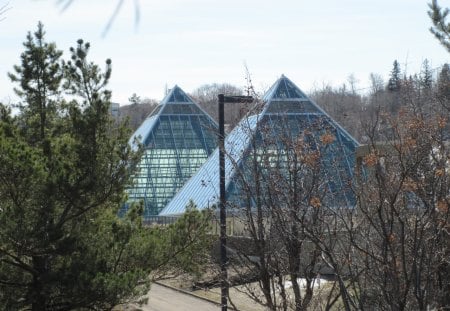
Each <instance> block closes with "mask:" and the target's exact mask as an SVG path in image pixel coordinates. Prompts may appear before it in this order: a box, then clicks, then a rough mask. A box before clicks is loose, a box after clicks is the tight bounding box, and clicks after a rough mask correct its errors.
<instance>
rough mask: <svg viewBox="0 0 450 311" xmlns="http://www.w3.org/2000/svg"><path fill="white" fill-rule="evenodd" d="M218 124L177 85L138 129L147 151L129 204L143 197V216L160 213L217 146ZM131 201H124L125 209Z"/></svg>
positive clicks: (138, 134)
mask: <svg viewBox="0 0 450 311" xmlns="http://www.w3.org/2000/svg"><path fill="white" fill-rule="evenodd" d="M217 129H218V127H217V124H216V123H215V121H214V120H213V119H212V118H211V117H210V116H209V115H208V114H206V112H204V111H203V110H202V109H201V108H200V107H199V106H198V105H197V104H196V103H194V101H193V100H192V99H191V98H190V97H189V96H188V95H186V93H184V92H183V90H182V89H181V88H179V87H178V86H175V87H174V88H173V89H172V90H171V91H170V92H169V93H168V94H167V96H166V97H165V98H164V99H163V100H162V101H161V103H160V105H159V106H158V107H157V108H156V109H155V110H154V111H153V112H152V113H151V114H150V116H149V117H148V118H147V119H146V120H145V121H144V122H143V123H142V125H141V126H140V127H139V128H138V129H137V130H136V132H135V133H134V135H133V136H132V138H131V139H130V144H134V140H135V139H137V140H138V141H139V142H141V143H142V144H143V146H144V153H143V155H142V157H141V160H140V161H139V163H138V164H137V167H136V169H135V172H134V175H133V178H132V186H131V187H130V188H129V189H128V190H127V193H128V198H129V201H128V204H129V203H131V202H135V201H140V200H142V201H143V203H144V220H145V219H147V220H148V219H149V218H151V217H153V216H156V215H158V213H159V211H161V209H163V208H164V207H165V206H166V204H167V203H168V202H169V201H170V200H171V199H172V197H173V196H174V195H175V194H176V193H177V191H178V190H179V189H180V188H181V187H182V186H183V185H184V183H185V182H186V181H187V180H188V179H189V178H190V177H191V176H192V175H193V174H194V173H195V172H196V171H197V170H198V168H199V167H200V166H201V165H202V164H203V163H204V162H205V161H206V159H207V158H208V157H209V155H210V154H211V153H212V152H213V150H214V149H215V148H216V147H217V139H216V137H217ZM128 204H126V205H125V207H124V210H123V211H122V212H124V211H125V210H126V209H127V207H128Z"/></svg>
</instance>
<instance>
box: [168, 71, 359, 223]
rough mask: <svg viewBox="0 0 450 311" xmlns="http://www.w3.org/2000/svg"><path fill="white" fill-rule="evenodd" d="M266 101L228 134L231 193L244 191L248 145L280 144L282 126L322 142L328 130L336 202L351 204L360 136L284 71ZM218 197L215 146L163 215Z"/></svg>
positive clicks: (327, 166) (327, 162)
mask: <svg viewBox="0 0 450 311" xmlns="http://www.w3.org/2000/svg"><path fill="white" fill-rule="evenodd" d="M263 100H264V102H265V105H264V107H263V109H262V112H261V113H259V114H256V115H251V116H247V117H246V118H244V119H243V120H242V121H241V122H240V123H239V124H238V126H236V128H235V129H234V130H233V131H232V132H231V133H230V134H229V135H228V136H227V137H226V139H225V150H226V154H227V156H226V160H225V168H226V173H225V176H226V177H225V182H226V189H227V198H228V199H229V200H230V199H232V198H233V197H234V198H236V197H238V196H239V194H238V193H237V192H239V191H240V190H239V186H238V185H237V183H236V175H237V174H236V173H237V170H239V169H241V168H242V167H243V166H245V162H246V161H248V159H249V149H251V148H252V147H255V146H256V148H263V149H264V148H265V147H266V146H263V145H261V141H262V139H264V138H263V137H266V138H267V137H273V138H274V146H275V148H277V147H276V146H277V145H280V143H281V142H280V140H281V131H282V130H287V131H288V135H289V136H290V137H291V138H296V137H299V136H300V135H307V136H308V137H310V140H311V141H318V140H320V137H321V135H323V134H324V133H325V132H329V133H331V134H332V135H333V137H334V140H333V142H332V143H330V146H328V148H326V150H325V149H323V150H321V154H322V157H321V158H322V165H323V166H324V172H325V174H327V176H326V177H325V179H326V180H327V188H328V190H329V191H330V192H331V193H333V194H334V195H335V196H336V197H338V198H337V199H336V197H335V198H334V199H333V201H334V202H335V203H336V202H339V203H336V204H340V205H345V206H349V205H352V204H353V203H354V198H353V196H352V193H351V191H349V189H348V179H350V178H351V177H352V175H353V169H354V161H355V160H354V152H355V148H356V146H358V143H357V141H356V140H355V139H354V138H353V137H351V135H350V134H348V133H347V132H346V131H345V130H344V129H343V128H342V127H341V126H340V125H339V124H337V122H336V121H334V120H333V119H332V118H331V117H330V116H329V115H328V114H327V113H326V112H325V111H324V110H322V109H321V108H320V107H319V106H318V105H317V104H316V103H314V102H313V101H312V100H311V99H309V98H308V97H307V96H306V95H305V94H304V93H303V92H302V91H301V90H300V89H299V88H298V87H297V86H296V85H295V84H294V83H293V82H292V81H291V80H289V79H288V78H287V77H285V76H284V75H283V76H281V77H280V78H279V79H278V80H277V81H276V82H275V83H274V85H273V86H272V87H271V88H270V89H269V90H268V91H267V93H266V94H265V96H264V97H263ZM251 142H253V144H251ZM258 144H259V145H258ZM252 145H253V146H252ZM218 198H219V151H218V149H216V150H215V151H214V153H213V154H212V156H211V157H210V158H209V159H208V160H207V161H206V162H205V164H203V166H202V167H201V168H200V169H199V171H198V173H197V174H195V175H194V176H193V177H192V178H191V179H190V180H189V181H188V182H186V184H185V185H184V186H183V188H182V189H180V191H179V192H178V193H177V195H176V196H174V198H173V199H172V200H171V201H170V202H169V204H167V206H166V207H165V208H164V209H163V210H162V211H161V212H160V215H161V216H169V215H177V214H182V213H184V211H185V208H186V206H187V204H188V203H189V201H190V200H192V201H193V202H194V203H195V204H196V205H197V208H199V209H205V208H211V207H213V206H215V205H217V203H218Z"/></svg>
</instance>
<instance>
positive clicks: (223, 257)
mask: <svg viewBox="0 0 450 311" xmlns="http://www.w3.org/2000/svg"><path fill="white" fill-rule="evenodd" d="M224 104H225V96H224V95H223V94H219V181H220V202H219V210H220V269H221V283H222V284H221V291H220V292H221V304H222V311H227V308H228V306H227V303H228V301H227V298H228V276H227V236H226V235H227V223H226V220H227V215H226V210H225V203H226V202H225V125H224V123H225V117H224Z"/></svg>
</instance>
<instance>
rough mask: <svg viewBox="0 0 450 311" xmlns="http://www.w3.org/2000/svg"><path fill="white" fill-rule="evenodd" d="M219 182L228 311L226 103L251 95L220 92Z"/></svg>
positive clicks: (222, 263)
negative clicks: (229, 94)
mask: <svg viewBox="0 0 450 311" xmlns="http://www.w3.org/2000/svg"><path fill="white" fill-rule="evenodd" d="M218 97H219V183H220V202H219V210H220V270H221V290H220V292H221V305H222V311H227V307H228V306H227V297H228V276H227V261H228V259H227V223H226V219H227V214H226V209H225V207H226V199H225V125H224V123H225V116H224V115H225V113H224V104H225V103H251V102H253V97H251V96H225V95H224V94H219V95H218Z"/></svg>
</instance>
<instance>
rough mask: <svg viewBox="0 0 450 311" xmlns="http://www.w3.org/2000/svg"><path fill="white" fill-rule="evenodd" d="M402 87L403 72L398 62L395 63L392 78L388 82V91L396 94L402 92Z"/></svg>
mask: <svg viewBox="0 0 450 311" xmlns="http://www.w3.org/2000/svg"><path fill="white" fill-rule="evenodd" d="M400 86H401V72H400V65H399V63H398V62H397V60H395V61H394V64H393V67H392V71H391V76H390V78H389V81H388V85H387V89H388V90H389V91H391V92H396V91H399V90H400Z"/></svg>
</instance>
